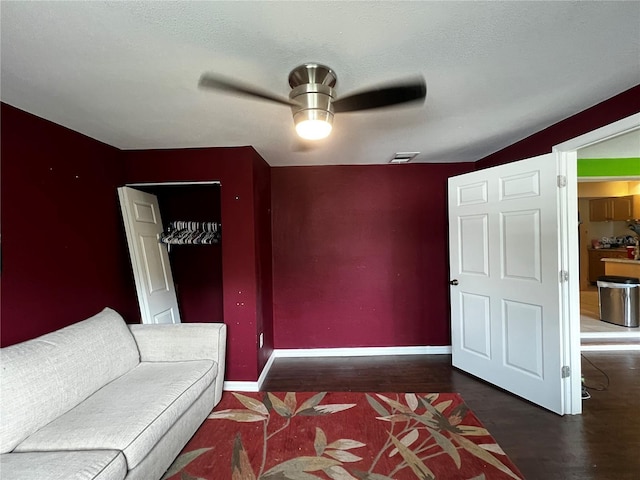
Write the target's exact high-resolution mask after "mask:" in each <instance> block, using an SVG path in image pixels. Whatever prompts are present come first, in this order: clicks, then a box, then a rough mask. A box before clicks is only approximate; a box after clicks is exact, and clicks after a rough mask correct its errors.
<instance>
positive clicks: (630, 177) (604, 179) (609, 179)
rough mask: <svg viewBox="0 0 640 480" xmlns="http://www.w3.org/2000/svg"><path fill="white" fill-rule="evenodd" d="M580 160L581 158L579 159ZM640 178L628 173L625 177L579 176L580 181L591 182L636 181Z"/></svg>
mask: <svg viewBox="0 0 640 480" xmlns="http://www.w3.org/2000/svg"><path fill="white" fill-rule="evenodd" d="M578 160H580V159H578ZM636 180H640V176H637V175H627V176H625V177H578V182H579V183H589V182H634V181H636Z"/></svg>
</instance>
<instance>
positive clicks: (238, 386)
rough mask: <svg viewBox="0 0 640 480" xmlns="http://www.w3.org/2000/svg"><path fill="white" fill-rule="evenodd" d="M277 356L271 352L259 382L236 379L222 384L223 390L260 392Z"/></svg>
mask: <svg viewBox="0 0 640 480" xmlns="http://www.w3.org/2000/svg"><path fill="white" fill-rule="evenodd" d="M275 359H276V356H275V355H273V354H271V356H270V357H269V360H267V363H265V365H264V368H263V369H262V373H261V374H260V376H259V377H258V381H257V382H236V381H233V380H231V381H226V382H224V385H223V386H222V388H223V390H231V391H234V392H259V391H260V390H261V389H262V384H263V383H264V381H265V380H266V378H267V375H268V374H269V370H271V367H272V366H273V362H274V361H275Z"/></svg>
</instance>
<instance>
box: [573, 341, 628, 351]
mask: <svg viewBox="0 0 640 480" xmlns="http://www.w3.org/2000/svg"><path fill="white" fill-rule="evenodd" d="M580 350H582V351H583V352H630V351H635V352H639V351H640V345H639V344H635V345H634V344H622V343H620V344H616V345H582V346H581V347H580Z"/></svg>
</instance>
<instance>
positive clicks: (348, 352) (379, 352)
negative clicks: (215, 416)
mask: <svg viewBox="0 0 640 480" xmlns="http://www.w3.org/2000/svg"><path fill="white" fill-rule="evenodd" d="M450 353H451V345H443V346H424V347H357V348H282V349H276V350H273V352H272V353H271V356H270V357H269V360H267V363H266V364H265V366H264V368H263V369H262V373H261V374H260V377H259V378H258V380H257V381H255V382H240V381H233V380H231V381H225V382H224V386H223V388H224V390H230V391H234V392H259V391H260V389H261V388H262V384H263V383H264V380H265V379H266V378H267V375H268V374H269V370H270V369H271V367H272V365H273V362H274V360H275V359H276V358H303V357H307V358H318V357H367V356H383V355H446V354H450Z"/></svg>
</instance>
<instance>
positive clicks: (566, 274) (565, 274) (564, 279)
mask: <svg viewBox="0 0 640 480" xmlns="http://www.w3.org/2000/svg"><path fill="white" fill-rule="evenodd" d="M568 281H569V272H567V271H566V270H560V283H563V282H568Z"/></svg>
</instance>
